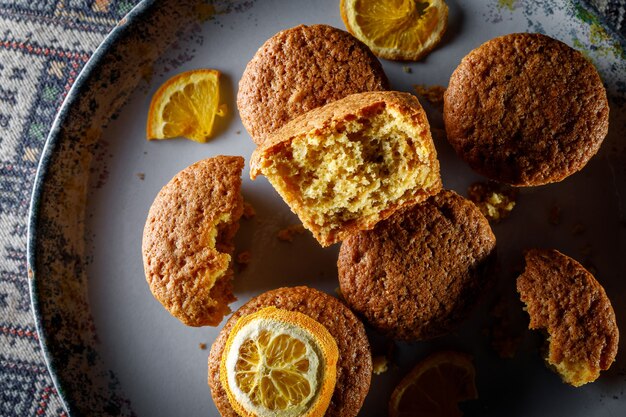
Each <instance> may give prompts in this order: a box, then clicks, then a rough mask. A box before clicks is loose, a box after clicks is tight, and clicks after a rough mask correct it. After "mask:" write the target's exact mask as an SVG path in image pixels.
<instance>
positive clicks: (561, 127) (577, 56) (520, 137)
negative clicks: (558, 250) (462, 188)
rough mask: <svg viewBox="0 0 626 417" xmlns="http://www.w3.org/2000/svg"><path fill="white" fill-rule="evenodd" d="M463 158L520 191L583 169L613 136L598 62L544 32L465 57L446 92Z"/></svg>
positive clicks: (452, 135) (493, 43)
mask: <svg viewBox="0 0 626 417" xmlns="http://www.w3.org/2000/svg"><path fill="white" fill-rule="evenodd" d="M444 122H445V127H446V133H447V136H448V141H449V142H450V144H451V145H452V146H453V147H454V149H455V151H456V153H457V154H458V155H459V156H460V157H461V158H462V159H463V160H464V161H465V162H467V163H468V164H469V165H470V167H471V168H473V169H474V170H475V171H477V172H478V173H480V174H482V175H485V176H487V177H489V178H491V179H493V180H496V181H500V182H504V183H508V184H510V185H516V186H533V185H542V184H547V183H552V182H558V181H561V180H563V179H564V178H566V177H567V176H569V175H571V174H573V173H575V172H577V171H578V170H580V169H582V168H583V167H584V166H585V165H586V163H587V161H588V160H589V159H590V158H591V157H592V156H593V155H595V153H596V152H597V151H598V149H599V148H600V145H601V144H602V141H603V140H604V137H605V136H606V134H607V132H608V125H609V105H608V101H607V96H606V91H605V89H604V86H603V84H602V80H601V79H600V76H599V75H598V72H597V71H596V69H595V67H594V66H593V64H592V63H591V62H590V61H589V60H587V59H586V58H585V57H584V56H583V55H582V54H581V53H580V52H578V51H576V50H574V49H572V48H570V47H569V46H567V45H566V44H564V43H563V42H560V41H558V40H555V39H552V38H550V37H548V36H545V35H541V34H537V33H516V34H510V35H505V36H501V37H498V38H495V39H492V40H490V41H488V42H486V43H484V44H482V45H481V46H479V47H478V48H476V49H474V50H473V51H471V52H470V53H469V54H467V56H465V57H464V58H463V59H462V60H461V63H460V64H459V66H458V67H457V68H456V70H455V71H454V73H453V74H452V76H451V78H450V83H449V86H448V89H447V90H446V92H445V94H444Z"/></svg>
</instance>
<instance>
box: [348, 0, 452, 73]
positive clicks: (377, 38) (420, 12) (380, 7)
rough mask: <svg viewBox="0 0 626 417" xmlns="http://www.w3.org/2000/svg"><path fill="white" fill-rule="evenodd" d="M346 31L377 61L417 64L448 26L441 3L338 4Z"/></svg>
mask: <svg viewBox="0 0 626 417" xmlns="http://www.w3.org/2000/svg"><path fill="white" fill-rule="evenodd" d="M339 7H340V9H341V18H342V19H343V22H344V24H345V25H346V28H347V29H348V31H349V32H350V33H352V34H353V35H354V36H355V37H356V38H358V39H359V40H361V42H363V43H365V44H366V45H367V46H369V48H370V49H371V50H372V52H374V54H376V56H378V57H380V58H386V59H394V60H411V61H417V60H418V59H420V58H422V57H423V56H425V55H426V54H427V53H428V52H430V51H431V50H432V49H433V48H434V47H435V46H436V45H437V43H439V41H440V40H441V37H442V36H443V34H444V32H445V31H446V28H447V25H448V6H447V5H446V3H445V2H444V1H443V0H422V1H418V0H377V1H371V0H341V3H340V5H339Z"/></svg>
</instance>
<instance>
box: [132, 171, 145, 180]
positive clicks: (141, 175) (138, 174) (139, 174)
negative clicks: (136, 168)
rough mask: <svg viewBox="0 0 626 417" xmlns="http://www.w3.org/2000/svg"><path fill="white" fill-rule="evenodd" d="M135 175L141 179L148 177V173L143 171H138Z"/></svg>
mask: <svg viewBox="0 0 626 417" xmlns="http://www.w3.org/2000/svg"><path fill="white" fill-rule="evenodd" d="M135 175H137V178H139V179H140V180H141V181H143V180H145V179H146V174H144V173H143V172H138V173H137V174H135Z"/></svg>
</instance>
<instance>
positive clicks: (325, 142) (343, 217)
mask: <svg viewBox="0 0 626 417" xmlns="http://www.w3.org/2000/svg"><path fill="white" fill-rule="evenodd" d="M259 174H263V175H265V176H266V177H267V178H268V180H269V181H270V183H271V184H272V185H273V186H274V188H275V189H276V190H277V191H278V193H279V194H280V195H281V196H282V197H283V199H284V200H285V202H286V203H287V204H288V205H289V206H290V208H291V209H292V211H294V212H295V213H296V214H297V215H298V217H300V220H301V221H302V223H303V224H304V226H305V227H306V228H307V229H309V230H310V231H311V232H312V233H313V235H314V236H315V238H316V239H317V240H318V241H319V242H320V244H321V245H322V246H329V245H331V244H333V243H336V242H338V241H341V240H342V239H343V238H345V237H346V236H348V235H349V234H350V233H353V232H355V231H358V230H369V229H371V228H373V227H374V226H375V225H376V223H378V222H379V221H380V220H383V219H386V218H387V217H389V216H390V215H391V214H393V213H394V212H395V211H396V210H398V209H399V208H401V207H403V206H407V205H411V204H415V203H418V202H421V201H424V200H426V199H427V198H428V197H430V196H431V195H434V194H436V193H437V192H438V191H439V190H440V189H441V178H440V175H439V161H438V160H437V153H436V151H435V147H434V144H433V141H432V137H431V134H430V127H429V124H428V120H427V119H426V114H425V113H424V110H423V109H422V106H421V105H420V103H419V101H418V100H417V98H416V97H415V96H412V95H411V94H407V93H400V92H396V91H385V92H369V93H360V94H353V95H350V96H348V97H346V98H343V99H341V100H338V101H335V102H332V103H330V104H327V105H325V106H323V107H320V108H317V109H314V110H311V111H310V112H308V113H305V114H303V115H302V116H299V117H297V118H296V119H294V120H292V121H291V122H289V123H288V124H287V125H285V126H284V127H283V128H281V129H280V130H278V131H277V132H276V133H274V134H272V135H271V136H270V137H269V138H268V139H267V140H266V141H264V143H263V145H262V146H260V147H259V148H257V150H256V151H255V152H254V154H253V155H252V161H251V171H250V176H251V178H252V179H254V178H256V177H257V176H258V175H259Z"/></svg>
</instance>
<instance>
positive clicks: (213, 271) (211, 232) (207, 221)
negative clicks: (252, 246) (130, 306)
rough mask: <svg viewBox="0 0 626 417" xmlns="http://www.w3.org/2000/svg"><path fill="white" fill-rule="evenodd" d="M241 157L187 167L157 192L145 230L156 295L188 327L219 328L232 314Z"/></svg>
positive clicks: (144, 246) (240, 208) (147, 259)
mask: <svg viewBox="0 0 626 417" xmlns="http://www.w3.org/2000/svg"><path fill="white" fill-rule="evenodd" d="M243 166H244V160H243V158H241V157H239V156H216V157H213V158H208V159H204V160H202V161H199V162H196V163H195V164H193V165H191V166H189V167H187V168H185V169H184V170H182V171H181V172H179V173H178V174H176V175H175V176H174V178H172V180H171V181H170V182H169V183H167V184H166V185H165V186H164V187H163V188H162V189H161V191H159V193H158V195H157V196H156V198H155V200H154V202H153V203H152V207H150V211H149V213H148V219H147V220H146V225H145V227H144V232H143V243H142V252H143V265H144V271H145V274H146V280H147V281H148V284H149V285H150V290H151V291H152V294H153V295H154V297H155V298H156V299H157V300H159V301H160V302H161V304H163V306H164V307H165V308H166V309H167V310H168V311H169V312H170V314H172V315H173V316H174V317H176V318H177V319H179V320H180V321H181V322H183V323H184V324H186V325H188V326H206V325H210V326H217V325H218V324H219V323H220V322H221V321H222V318H223V317H224V315H225V314H228V313H229V312H230V309H229V308H228V304H229V303H231V302H232V301H234V300H235V297H234V296H233V294H232V283H231V281H232V277H233V271H232V259H231V256H232V254H233V251H234V245H233V238H234V235H235V233H236V232H237V229H238V228H239V218H240V217H241V214H242V213H243V198H242V196H241V193H240V188H241V171H242V169H243Z"/></svg>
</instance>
